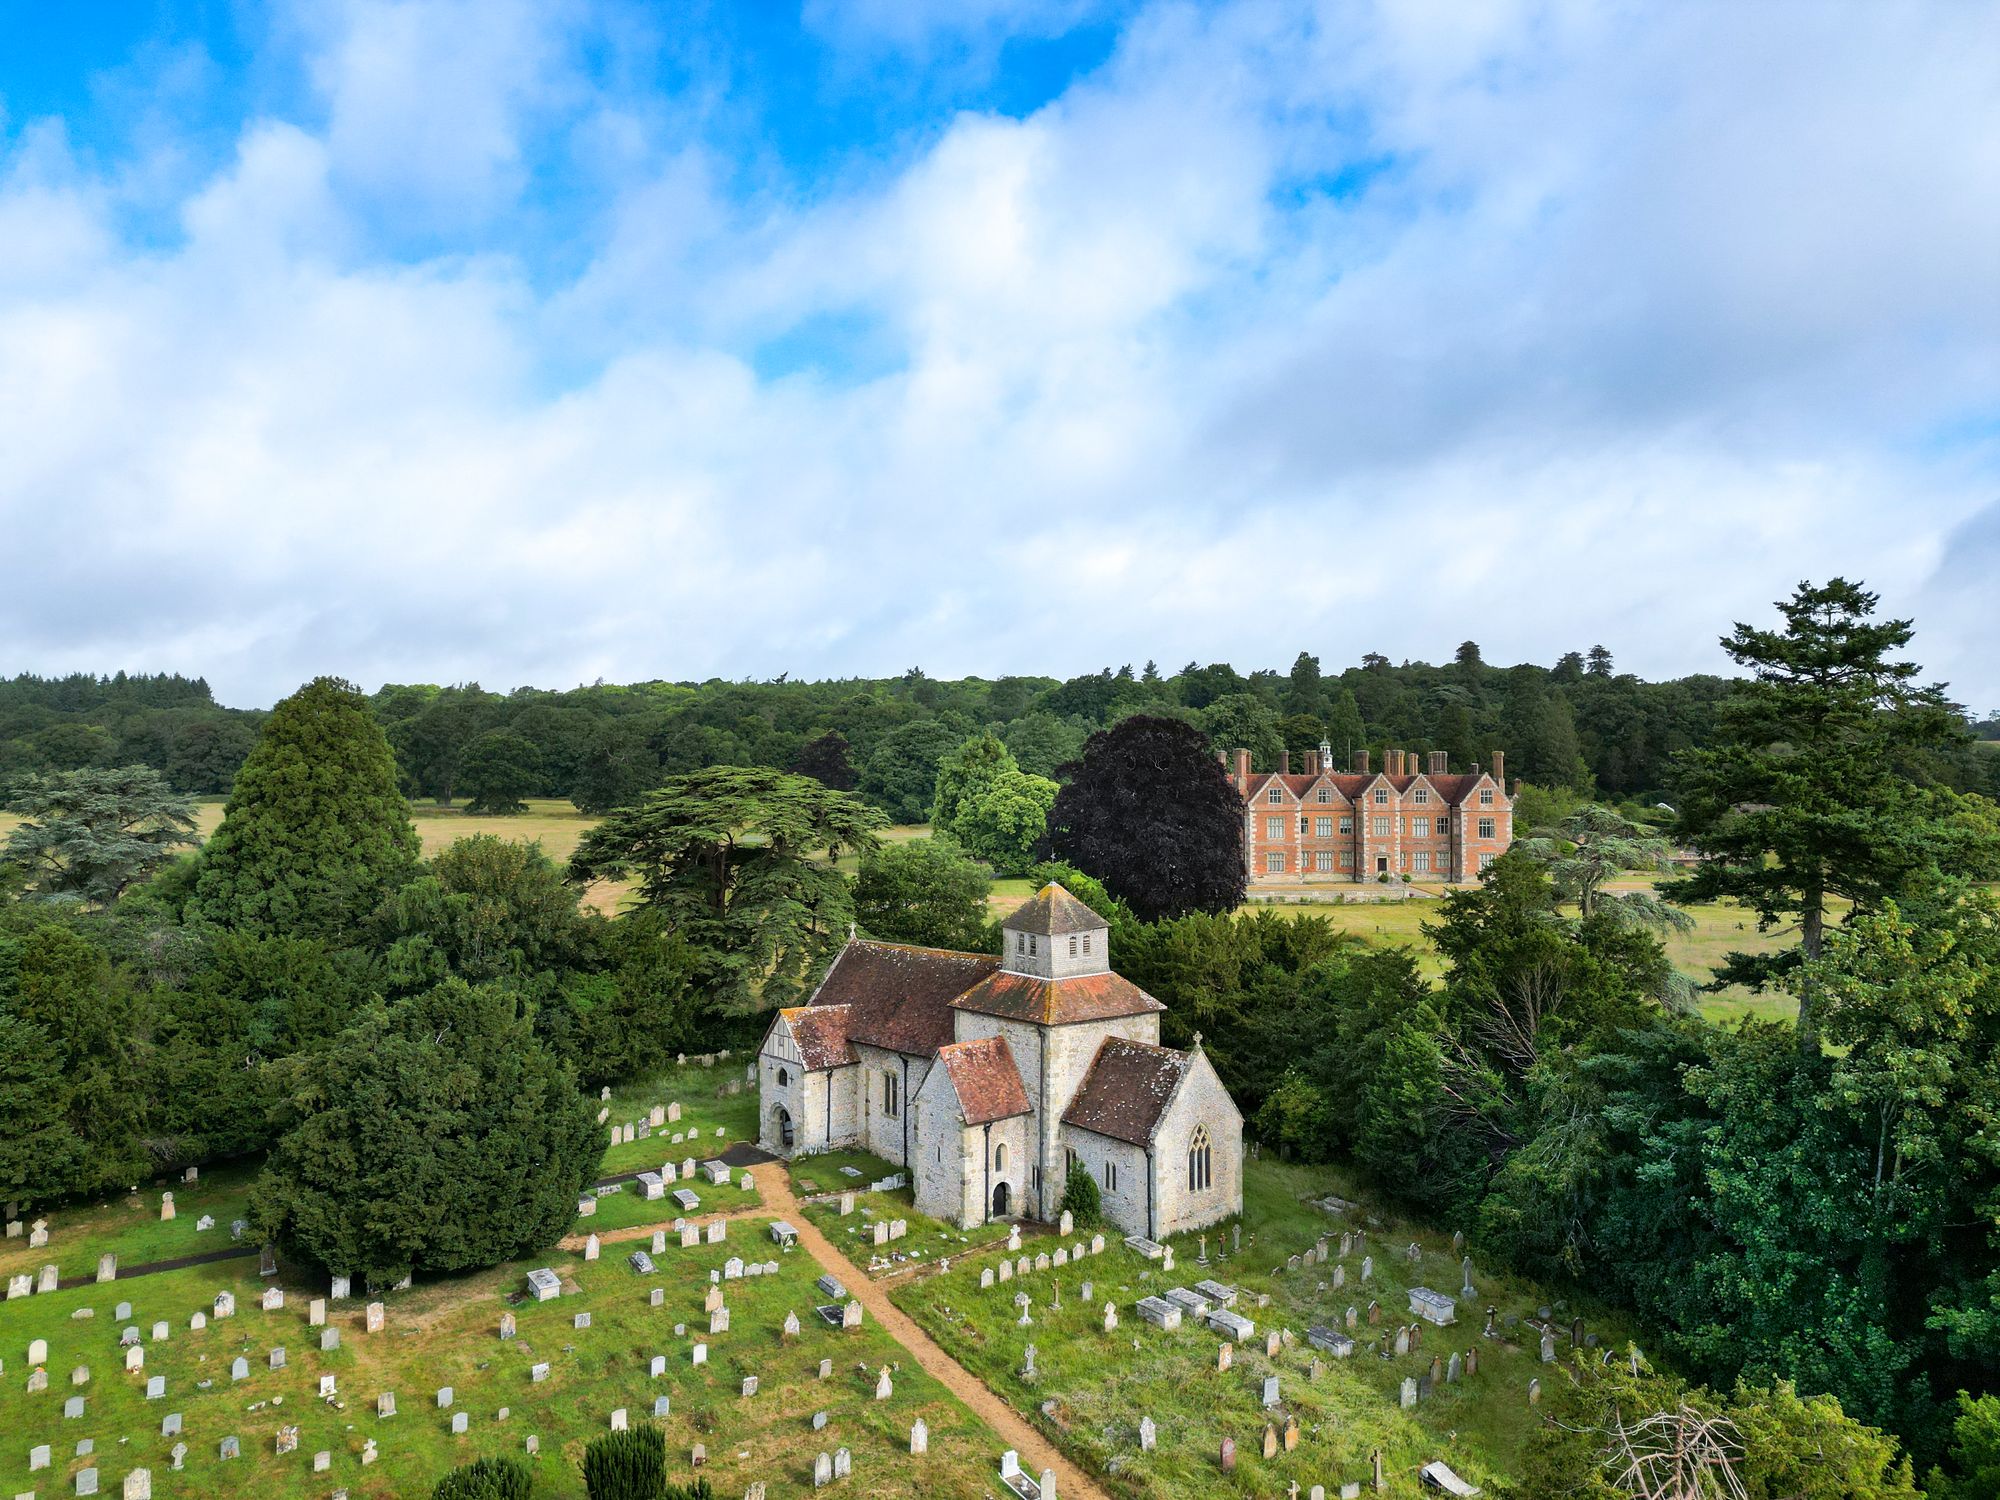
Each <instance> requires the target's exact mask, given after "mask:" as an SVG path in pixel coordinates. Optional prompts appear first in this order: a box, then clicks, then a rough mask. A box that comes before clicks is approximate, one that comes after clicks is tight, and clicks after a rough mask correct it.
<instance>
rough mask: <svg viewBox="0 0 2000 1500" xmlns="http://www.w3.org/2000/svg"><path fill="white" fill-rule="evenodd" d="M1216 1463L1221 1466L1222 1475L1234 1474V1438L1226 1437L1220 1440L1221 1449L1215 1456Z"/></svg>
mask: <svg viewBox="0 0 2000 1500" xmlns="http://www.w3.org/2000/svg"><path fill="white" fill-rule="evenodd" d="M1216 1462H1217V1463H1218V1464H1220V1465H1221V1467H1222V1472H1223V1473H1225V1474H1234V1473H1235V1472H1236V1439H1235V1438H1227V1437H1226V1438H1224V1439H1223V1440H1222V1449H1221V1451H1220V1452H1219V1453H1218V1454H1217V1455H1216Z"/></svg>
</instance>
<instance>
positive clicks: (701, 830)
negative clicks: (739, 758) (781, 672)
mask: <svg viewBox="0 0 2000 1500" xmlns="http://www.w3.org/2000/svg"><path fill="white" fill-rule="evenodd" d="M881 825H882V819H881V816H880V814H878V813H876V812H875V811H874V810H873V809H871V808H869V807H867V806H865V805H863V804H862V803H861V802H859V801H857V800H856V799H855V798H853V797H850V796H848V795H847V794H846V793H844V792H836V791H831V790H829V789H828V788H826V787H823V786H821V785H820V784H819V783H818V782H817V781H814V780H813V779H812V778H811V777H809V776H792V775H788V774H787V773H785V772H783V771H767V770H757V769H749V768H745V767H738V766H717V767H714V768H712V769H710V770H707V771H697V772H695V773H693V774H692V775H688V776H676V777H674V778H673V779H672V780H670V781H668V782H667V784H666V785H665V786H663V787H662V788H661V789H660V790H659V791H657V792H654V793H652V794H651V795H650V796H648V797H647V798H646V799H645V800H644V801H643V802H641V803H640V804H639V805H638V806H637V807H633V808H627V809H625V810H623V811H620V812H615V813H613V814H611V816H609V817H608V818H606V819H605V820H604V821H603V822H602V823H600V824H598V825H597V827H595V828H593V829H592V830H591V831H590V832H589V833H587V834H585V835H584V837H583V839H582V841H581V842H580V843H579V844H578V845H577V849H576V853H575V855H574V856H573V857H572V858H571V860H570V864H569V873H570V878H571V879H573V880H594V879H599V878H603V877H605V876H637V877H638V879H639V881H640V889H639V899H640V900H641V901H642V902H643V903H644V904H645V905H646V906H648V907H650V908H651V909H652V910H654V911H656V912H657V913H659V915H660V916H661V917H662V918H663V919H664V921H665V922H666V924H667V925H668V927H669V928H670V929H671V930H673V931H674V932H676V933H678V934H679V935H680V936H681V937H682V939H683V940H684V941H685V942H686V943H687V944H688V946H689V948H690V950H691V951H692V952H693V953H695V954H696V955H697V956H698V964H699V968H698V969H697V973H696V984H697V986H698V987H699V988H700V989H702V990H703V991H704V992H706V993H707V994H709V995H711V996H713V997H714V998H715V1000H716V1001H717V1003H718V1004H720V1005H721V1006H722V1007H723V1008H724V1009H725V1010H726V1011H729V1012H732V1013H735V1014H739V1015H741V1014H746V1013H749V1012H752V1011H754V1010H756V1009H758V1008H759V1007H760V1006H762V1007H770V1006H776V1005H784V1004H789V1003H791V1000H792V998H793V997H795V996H797V995H799V994H800V993H802V991H803V990H804V988H805V986H806V985H807V983H808V982H810V980H811V979H812V978H813V977H814V976H816V975H817V974H818V973H819V972H820V970H821V969H822V968H823V967H824V965H825V962H826V960H827V959H828V958H829V957H830V956H831V954H832V952H833V948H834V946H835V945H836V944H837V943H838V942H839V940H840V938H841V936H842V935H843V934H844V933H845V932H846V929H847V926H848V923H849V921H850V920H851V919H852V915H853V901H852V898H851V895H850V888H849V886H848V883H847V880H846V878H845V877H844V876H843V875H842V874H841V873H840V871H839V870H838V869H837V868H836V867H835V864H834V859H835V857H837V856H838V855H839V854H840V853H841V852H843V851H845V850H854V851H855V852H857V853H861V854H866V853H869V852H870V851H872V850H873V849H874V848H875V847H876V845H877V842H878V838H877V830H878V829H879V828H880V827H881Z"/></svg>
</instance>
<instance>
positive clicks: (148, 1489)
mask: <svg viewBox="0 0 2000 1500" xmlns="http://www.w3.org/2000/svg"><path fill="white" fill-rule="evenodd" d="M125 1500H153V1471H152V1470H151V1469H134V1470H133V1471H132V1472H131V1473H129V1474H127V1475H126V1476H125Z"/></svg>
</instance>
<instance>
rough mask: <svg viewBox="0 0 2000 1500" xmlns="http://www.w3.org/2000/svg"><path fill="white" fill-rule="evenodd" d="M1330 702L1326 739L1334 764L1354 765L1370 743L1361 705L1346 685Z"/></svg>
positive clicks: (1327, 713) (1336, 692)
mask: <svg viewBox="0 0 2000 1500" xmlns="http://www.w3.org/2000/svg"><path fill="white" fill-rule="evenodd" d="M1328 704H1329V706H1328V708H1327V712H1326V739H1327V746H1328V748H1329V749H1331V750H1332V751H1333V758H1334V764H1336V765H1341V766H1346V765H1352V764H1353V762H1354V757H1355V755H1357V754H1358V753H1359V752H1360V750H1361V748H1362V747H1363V746H1364V745H1366V744H1367V743H1368V731H1367V729H1366V728H1365V727H1364V726H1363V725H1362V722H1361V706H1360V705H1359V704H1358V703H1356V702H1355V701H1354V692H1353V690H1352V689H1351V688H1346V687H1342V688H1339V689H1336V690H1335V691H1334V693H1333V694H1332V696H1331V697H1330V698H1329V700H1328ZM1459 764H1464V762H1462V761H1461V762H1459Z"/></svg>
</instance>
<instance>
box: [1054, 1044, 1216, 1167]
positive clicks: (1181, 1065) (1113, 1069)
mask: <svg viewBox="0 0 2000 1500" xmlns="http://www.w3.org/2000/svg"><path fill="white" fill-rule="evenodd" d="M1193 1060H1194V1059H1193V1055H1192V1054H1191V1053H1187V1052H1176V1051H1174V1050H1173V1048H1171V1047H1155V1046H1153V1045H1151V1044H1150V1043H1147V1042H1134V1041H1128V1040H1127V1039H1126V1038H1124V1037H1121V1036H1113V1037H1106V1038H1105V1039H1104V1041H1103V1043H1102V1044H1101V1045H1100V1046H1099V1047H1098V1049H1097V1056H1096V1057H1094V1058H1092V1059H1091V1061H1090V1069H1089V1071H1088V1072H1086V1073H1085V1074H1084V1075H1083V1082H1082V1083H1080V1084H1078V1085H1077V1090H1076V1097H1075V1098H1073V1099H1071V1100H1070V1102H1069V1108H1068V1109H1066V1110H1064V1111H1063V1115H1062V1119H1063V1124H1065V1125H1074V1126H1076V1127H1077V1128H1078V1129H1080V1130H1088V1131H1091V1132H1092V1133H1093V1134H1096V1135H1108V1136H1110V1137H1111V1138H1112V1139H1113V1140H1115V1141H1129V1142H1130V1143H1131V1144H1132V1145H1134V1146H1148V1145H1151V1144H1152V1141H1153V1137H1154V1136H1155V1135H1156V1134H1158V1132H1159V1129H1160V1121H1161V1120H1162V1119H1163V1118H1164V1117H1165V1115H1166V1113H1167V1105H1168V1104H1170V1103H1171V1102H1173V1097H1174V1091H1175V1090H1176V1089H1178V1088H1179V1087H1180V1083H1181V1079H1182V1078H1183V1077H1184V1076H1185V1075H1186V1073H1187V1070H1188V1066H1189V1064H1190V1063H1192V1062H1193Z"/></svg>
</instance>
